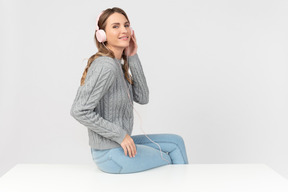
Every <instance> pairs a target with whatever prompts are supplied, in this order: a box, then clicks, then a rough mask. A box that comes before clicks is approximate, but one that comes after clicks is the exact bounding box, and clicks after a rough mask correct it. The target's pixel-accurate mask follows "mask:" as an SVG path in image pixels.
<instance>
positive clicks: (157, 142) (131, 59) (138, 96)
mask: <svg viewBox="0 0 288 192" xmlns="http://www.w3.org/2000/svg"><path fill="white" fill-rule="evenodd" d="M96 25H97V26H96V31H95V41H96V45H97V48H98V52H97V53H96V54H94V55H92V56H91V57H90V58H89V60H88V64H87V67H86V68H85V70H84V73H83V76H82V78H81V84H80V86H79V88H78V90H77V94H76V97H75V99H74V102H73V105H72V108H71V111H70V114H71V115H72V116H73V117H74V118H75V119H76V120H77V121H79V122H80V123H81V124H83V125H85V126H86V127H87V128H88V136H89V145H90V147H91V154H92V157H93V160H94V162H95V163H96V165H97V166H98V168H99V169H100V170H102V171H104V172H107V173H133V172H139V171H144V170H148V169H151V168H155V167H159V166H163V165H167V164H187V163H188V159H187V155H186V149H185V144H184V141H183V139H182V137H181V136H179V135H175V134H149V135H135V136H131V133H132V129H133V121H134V118H133V102H136V103H139V104H147V103H148V101H149V89H148V86H147V82H146V78H145V75H144V71H143V67H142V65H141V62H140V60H139V56H138V54H137V47H138V45H137V43H136V36H135V33H134V32H133V30H132V28H131V27H130V21H129V19H128V17H127V15H126V13H125V12H124V11H123V10H122V9H120V8H118V7H114V8H108V9H106V10H104V11H103V12H102V13H101V14H100V15H99V16H98V18H97V22H96ZM122 60H123V61H124V64H121V61H122ZM128 64H129V65H128ZM129 69H130V71H131V73H132V77H131V75H130V74H129V71H128V70H129Z"/></svg>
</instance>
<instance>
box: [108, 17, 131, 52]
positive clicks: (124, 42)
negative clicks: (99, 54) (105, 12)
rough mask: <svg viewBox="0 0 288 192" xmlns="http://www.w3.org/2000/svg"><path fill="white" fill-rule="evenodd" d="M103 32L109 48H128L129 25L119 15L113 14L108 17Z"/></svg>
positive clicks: (124, 18) (129, 37)
mask: <svg viewBox="0 0 288 192" xmlns="http://www.w3.org/2000/svg"><path fill="white" fill-rule="evenodd" d="M105 32H106V38H107V44H108V45H109V46H110V47H111V46H112V47H114V48H116V49H119V48H120V49H124V48H126V47H128V46H129V42H130V39H131V30H130V23H129V22H128V20H127V19H126V17H125V16H124V15H122V14H121V13H113V14H112V15H110V16H109V17H108V19H107V25H106V27H105ZM123 37H124V38H123ZM127 37H128V38H127Z"/></svg>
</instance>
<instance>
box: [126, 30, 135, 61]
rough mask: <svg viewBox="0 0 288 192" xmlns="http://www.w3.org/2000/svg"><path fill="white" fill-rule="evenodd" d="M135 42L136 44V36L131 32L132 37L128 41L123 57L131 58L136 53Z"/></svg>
mask: <svg viewBox="0 0 288 192" xmlns="http://www.w3.org/2000/svg"><path fill="white" fill-rule="evenodd" d="M137 49H138V46H137V42H136V36H135V31H133V35H131V39H130V41H129V46H128V47H126V48H125V55H128V56H133V55H135V54H136V53H137Z"/></svg>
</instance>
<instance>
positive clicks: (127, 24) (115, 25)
mask: <svg viewBox="0 0 288 192" xmlns="http://www.w3.org/2000/svg"><path fill="white" fill-rule="evenodd" d="M116 27H118V26H117V25H114V26H113V28H116ZM125 27H129V24H127V25H125Z"/></svg>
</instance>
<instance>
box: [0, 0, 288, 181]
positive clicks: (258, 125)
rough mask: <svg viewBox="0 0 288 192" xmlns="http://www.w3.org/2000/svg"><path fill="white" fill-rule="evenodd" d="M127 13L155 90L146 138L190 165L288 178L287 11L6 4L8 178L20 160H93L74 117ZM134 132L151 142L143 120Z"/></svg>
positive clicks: (0, 140) (180, 4)
mask: <svg viewBox="0 0 288 192" xmlns="http://www.w3.org/2000/svg"><path fill="white" fill-rule="evenodd" d="M112 7H120V8H122V9H123V10H124V11H126V13H127V14H128V17H129V19H130V22H131V26H132V27H133V29H134V30H135V35H136V38H137V43H138V47H139V48H138V55H139V58H140V60H141V63H142V66H143V70H144V72H145V76H146V79H147V83H148V86H149V90H150V101H149V103H148V104H147V105H139V104H136V103H135V107H136V110H137V111H138V112H139V113H140V114H141V118H142V127H143V129H144V130H145V132H146V133H175V134H179V135H181V136H182V137H183V138H184V140H185V143H186V149H187V154H188V158H189V161H190V163H193V164H195V163H196V164H199V163H201V164H205V163H209V164H218V163H265V164H267V165H268V166H270V167H271V168H273V169H274V170H276V171H277V172H278V173H280V174H281V175H283V176H285V177H286V178H288V163H287V162H288V153H287V152H288V139H287V135H288V130H287V127H288V122H287V117H288V110H287V107H288V91H287V87H288V77H287V75H288V69H287V66H288V58H287V53H288V38H287V34H288V25H287V23H288V19H287V18H288V11H287V10H288V2H287V1H285V0H282V1H280V0H270V1H267V0H266V1H263V0H258V1H256V0H241V1H240V0H239V1H229V0H226V1H224V0H221V1H213V0H209V1H208V0H204V1H203V0H202V1H179V0H177V1H167V0H165V1H141V2H140V1H121V2H119V1H117V2H116V1H115V2H113V1H97V0H91V1H80V0H79V1H71V0H65V1H64V0H62V1H59V0H57V1H56V0H49V1H36V0H26V1H20V0H1V1H0V22H1V23H0V24H1V25H0V26H1V30H0V54H1V55H0V128H1V129H0V131H1V132H0V156H1V157H0V161H1V163H0V175H3V174H4V173H5V172H7V171H8V170H9V169H11V168H12V167H13V166H14V165H15V164H17V163H87V162H91V161H92V158H91V154H90V147H89V145H88V133H87V128H86V127H84V126H83V125H81V124H80V123H79V122H77V121H76V120H75V119H73V118H72V116H70V108H71V105H72V102H73V100H74V97H75V95H76V90H77V88H78V86H79V85H80V79H81V76H82V73H83V71H84V68H85V66H86V63H87V59H88V58H89V57H90V56H91V55H93V54H95V53H96V52H97V48H96V45H95V43H94V39H93V36H94V30H95V26H96V24H95V22H96V18H97V16H98V14H99V13H100V12H101V11H102V10H104V9H106V8H112ZM134 117H135V124H134V132H133V134H141V133H142V132H141V129H140V125H141V124H140V122H141V121H140V118H139V117H138V115H137V113H136V112H134Z"/></svg>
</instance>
